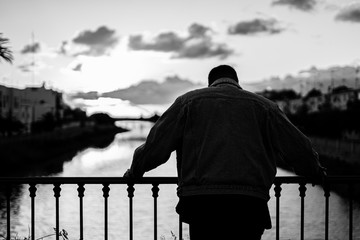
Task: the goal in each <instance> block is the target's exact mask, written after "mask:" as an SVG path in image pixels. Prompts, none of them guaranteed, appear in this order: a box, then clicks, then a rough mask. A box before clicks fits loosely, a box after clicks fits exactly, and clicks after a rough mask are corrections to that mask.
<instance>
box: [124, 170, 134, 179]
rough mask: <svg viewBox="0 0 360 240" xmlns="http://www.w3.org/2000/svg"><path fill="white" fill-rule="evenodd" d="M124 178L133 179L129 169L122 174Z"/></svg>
mask: <svg viewBox="0 0 360 240" xmlns="http://www.w3.org/2000/svg"><path fill="white" fill-rule="evenodd" d="M123 177H124V178H134V176H133V174H132V173H131V171H130V169H128V170H126V172H125V173H124V176H123Z"/></svg>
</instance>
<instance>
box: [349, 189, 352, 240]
mask: <svg viewBox="0 0 360 240" xmlns="http://www.w3.org/2000/svg"><path fill="white" fill-rule="evenodd" d="M352 194H353V185H352V184H349V240H352V239H353V196H352Z"/></svg>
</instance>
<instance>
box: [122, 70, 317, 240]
mask: <svg viewBox="0 0 360 240" xmlns="http://www.w3.org/2000/svg"><path fill="white" fill-rule="evenodd" d="M208 83H209V87H207V88H203V89H198V90H194V91H191V92H188V93H186V94H184V95H182V96H180V97H178V98H177V99H176V101H175V102H174V103H173V105H172V106H171V107H170V108H169V109H168V110H167V111H166V112H165V113H164V114H163V115H162V116H161V118H160V119H159V120H158V121H157V122H156V124H155V125H154V126H153V128H152V129H151V131H150V133H149V135H148V137H147V140H146V142H145V144H143V145H141V146H140V147H139V148H137V149H136V150H135V153H134V158H133V162H132V165H131V168H130V169H129V170H128V171H127V172H126V173H125V175H124V176H125V177H132V178H138V177H142V176H143V174H144V173H145V172H147V171H149V170H151V169H153V168H156V167H157V166H159V165H160V164H163V163H165V162H166V161H167V160H168V159H169V157H170V154H171V152H172V151H176V154H177V171H178V190H177V192H178V196H179V198H180V201H179V203H178V205H177V207H176V210H177V212H178V213H179V214H180V216H181V218H182V220H183V221H184V222H186V223H189V225H190V239H191V240H197V239H246V240H251V239H261V236H262V234H263V232H264V229H270V228H271V219H270V216H269V211H268V207H267V201H268V200H269V198H270V197H269V189H270V188H271V185H272V183H273V180H274V178H275V175H276V166H277V162H278V161H284V162H286V163H288V164H289V165H290V166H292V167H293V168H294V170H295V172H296V173H297V174H299V175H305V176H320V175H321V173H322V168H321V166H320V165H319V162H318V155H317V153H316V152H315V151H314V150H313V148H312V145H311V143H310V141H309V140H308V138H306V137H305V136H304V135H303V134H302V133H301V132H300V131H299V130H298V129H297V128H296V127H294V126H293V125H292V124H291V123H290V122H289V120H288V119H287V118H286V116H285V115H284V114H283V112H281V111H280V109H279V108H278V106H277V105H276V104H275V103H273V102H271V101H269V100H267V99H265V98H263V97H261V96H258V95H256V94H253V93H250V92H248V91H245V90H243V89H242V88H241V87H240V85H239V83H238V77H237V74H236V71H235V70H234V69H233V68H232V67H230V66H228V65H220V66H218V67H215V68H214V69H212V70H211V71H210V73H209V76H208Z"/></svg>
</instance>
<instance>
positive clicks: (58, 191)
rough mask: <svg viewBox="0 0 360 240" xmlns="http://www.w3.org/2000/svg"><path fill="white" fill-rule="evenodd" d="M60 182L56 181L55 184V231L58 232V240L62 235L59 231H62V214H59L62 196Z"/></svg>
mask: <svg viewBox="0 0 360 240" xmlns="http://www.w3.org/2000/svg"><path fill="white" fill-rule="evenodd" d="M60 185H61V184H60V183H55V184H54V188H53V190H54V197H55V209H56V210H55V219H56V220H55V221H56V223H55V233H56V240H59V239H60V238H59V237H60V236H59V232H60V227H59V218H60V215H59V198H60V191H61V188H60Z"/></svg>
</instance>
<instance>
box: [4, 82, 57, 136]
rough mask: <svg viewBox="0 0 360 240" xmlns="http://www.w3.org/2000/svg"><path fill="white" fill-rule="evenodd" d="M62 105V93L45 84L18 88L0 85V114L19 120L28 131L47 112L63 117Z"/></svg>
mask: <svg viewBox="0 0 360 240" xmlns="http://www.w3.org/2000/svg"><path fill="white" fill-rule="evenodd" d="M62 105H63V102H62V94H61V93H59V92H56V91H54V90H51V89H46V88H45V87H44V86H42V87H31V88H25V89H16V88H9V87H5V86H1V85H0V116H1V117H2V118H14V119H17V120H19V121H20V122H22V123H23V124H24V125H25V126H26V129H27V131H29V130H30V126H31V123H33V122H35V121H39V120H41V119H42V118H43V116H44V115H45V114H47V113H50V114H52V115H53V116H54V117H55V118H58V119H60V118H62V109H63V107H62Z"/></svg>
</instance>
